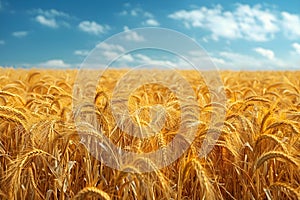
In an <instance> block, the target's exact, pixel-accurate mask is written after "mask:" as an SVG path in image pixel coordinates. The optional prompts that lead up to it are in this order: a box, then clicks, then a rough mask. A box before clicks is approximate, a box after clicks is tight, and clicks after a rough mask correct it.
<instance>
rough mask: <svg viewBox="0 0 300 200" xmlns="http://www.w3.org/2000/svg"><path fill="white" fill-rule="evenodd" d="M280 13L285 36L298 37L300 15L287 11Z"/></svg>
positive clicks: (299, 33) (299, 34)
mask: <svg viewBox="0 0 300 200" xmlns="http://www.w3.org/2000/svg"><path fill="white" fill-rule="evenodd" d="M281 15H282V26H283V31H284V32H285V35H286V37H288V38H290V39H295V38H300V16H299V15H293V14H290V13H288V12H282V13H281Z"/></svg>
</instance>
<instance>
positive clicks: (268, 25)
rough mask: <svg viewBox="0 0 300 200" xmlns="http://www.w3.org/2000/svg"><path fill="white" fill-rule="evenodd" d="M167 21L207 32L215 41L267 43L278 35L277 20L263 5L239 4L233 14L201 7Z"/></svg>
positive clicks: (178, 13)
mask: <svg viewBox="0 0 300 200" xmlns="http://www.w3.org/2000/svg"><path fill="white" fill-rule="evenodd" d="M168 17H169V18H171V19H175V20H179V21H182V23H183V24H184V25H185V27H186V28H191V27H196V28H203V29H207V30H209V31H210V32H211V37H212V38H213V39H215V40H218V39H219V38H220V37H223V38H227V39H238V38H243V39H247V40H251V41H267V40H270V39H272V38H273V36H274V34H275V33H276V32H278V31H279V27H278V26H277V24H276V22H277V18H276V16H275V15H274V14H272V13H271V12H270V11H269V10H267V9H262V7H261V6H260V5H255V6H253V7H250V6H249V5H242V4H238V5H237V6H236V8H235V10H233V11H226V10H223V8H222V7H221V6H220V5H217V6H215V7H213V8H211V9H209V8H207V7H201V8H199V9H193V10H189V11H188V10H179V11H177V12H174V13H172V14H170V15H169V16H168Z"/></svg>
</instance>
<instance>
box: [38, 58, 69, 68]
mask: <svg viewBox="0 0 300 200" xmlns="http://www.w3.org/2000/svg"><path fill="white" fill-rule="evenodd" d="M38 66H39V67H42V68H69V67H71V65H70V64H67V63H65V62H64V61H63V60H59V59H57V60H56V59H54V60H48V61H46V62H43V63H40V64H38Z"/></svg>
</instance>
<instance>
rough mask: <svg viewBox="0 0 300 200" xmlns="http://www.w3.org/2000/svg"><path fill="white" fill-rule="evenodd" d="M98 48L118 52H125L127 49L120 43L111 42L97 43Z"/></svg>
mask: <svg viewBox="0 0 300 200" xmlns="http://www.w3.org/2000/svg"><path fill="white" fill-rule="evenodd" d="M96 47H97V48H100V49H103V50H106V51H118V52H124V51H125V49H124V47H122V46H121V45H118V44H109V43H106V42H101V43H100V44H97V45H96Z"/></svg>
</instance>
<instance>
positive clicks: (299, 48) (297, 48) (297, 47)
mask: <svg viewBox="0 0 300 200" xmlns="http://www.w3.org/2000/svg"><path fill="white" fill-rule="evenodd" d="M292 47H293V48H294V49H295V51H296V53H297V54H300V44H299V43H296V42H295V43H293V44H292Z"/></svg>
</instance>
